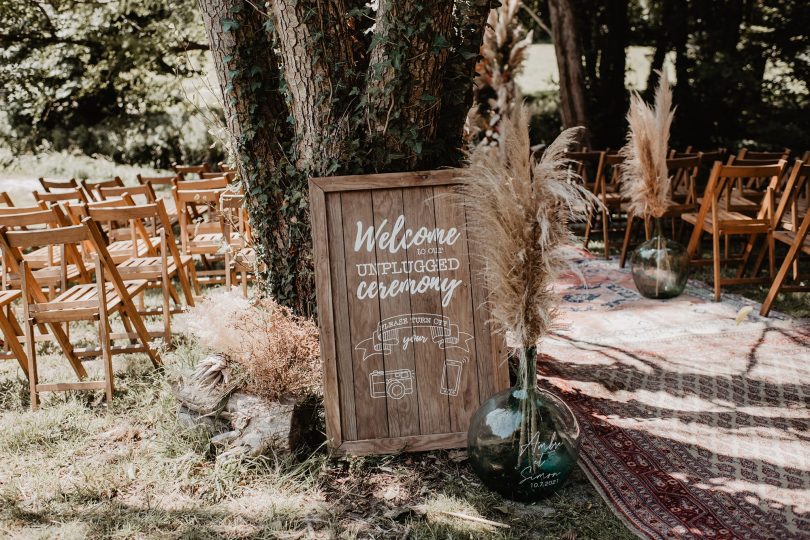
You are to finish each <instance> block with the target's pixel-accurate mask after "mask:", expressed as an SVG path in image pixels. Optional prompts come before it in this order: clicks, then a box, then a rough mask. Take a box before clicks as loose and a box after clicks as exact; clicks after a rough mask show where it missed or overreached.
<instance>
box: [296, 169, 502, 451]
mask: <svg viewBox="0 0 810 540" xmlns="http://www.w3.org/2000/svg"><path fill="white" fill-rule="evenodd" d="M459 182H460V180H459V177H458V170H444V171H435V172H424V173H422V172H420V173H392V174H378V175H367V176H345V177H332V178H313V179H311V180H310V183H309V189H310V209H311V215H312V236H313V240H314V250H315V278H316V283H317V302H318V315H319V321H320V333H321V354H322V357H323V361H324V375H325V377H324V402H325V408H326V429H327V437H328V439H329V444H330V447H331V448H332V449H334V450H336V451H337V452H339V453H353V454H368V453H386V452H398V451H420V450H430V449H436V448H454V447H455V448H457V447H462V446H466V443H467V427H468V424H469V421H470V418H471V417H472V415H473V414H474V413H475V411H476V410H477V409H478V406H479V405H480V404H481V403H482V402H483V401H485V400H486V399H487V398H489V397H490V396H492V395H493V394H494V393H496V392H498V391H499V390H502V389H504V388H506V387H507V386H508V382H509V374H508V367H507V364H506V362H505V354H504V347H503V343H502V340H501V339H500V338H498V337H497V336H495V335H492V334H491V332H490V327H489V325H488V324H487V321H488V320H489V312H488V311H487V310H486V308H485V299H486V291H485V288H484V286H483V283H482V282H481V279H482V277H481V272H480V268H479V267H478V265H480V261H478V260H477V259H478V258H477V257H475V256H472V257H471V253H470V252H471V251H473V252H474V250H475V247H474V246H475V243H474V242H471V241H470V240H471V239H470V238H468V237H467V227H466V220H465V214H464V209H463V208H461V207H460V206H459V205H457V204H454V201H453V200H452V199H453V197H455V195H454V194H452V190H453V186H454V185H457V184H458V183H459Z"/></svg>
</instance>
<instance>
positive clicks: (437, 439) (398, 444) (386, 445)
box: [336, 431, 467, 456]
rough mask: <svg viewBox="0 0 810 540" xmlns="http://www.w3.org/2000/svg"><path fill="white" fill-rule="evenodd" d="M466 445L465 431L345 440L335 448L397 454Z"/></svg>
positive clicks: (359, 452) (367, 452) (356, 453)
mask: <svg viewBox="0 0 810 540" xmlns="http://www.w3.org/2000/svg"><path fill="white" fill-rule="evenodd" d="M465 446H467V432H466V431H457V432H453V433H441V434H435V435H417V436H411V437H389V438H387V439H378V440H361V441H351V442H345V443H343V444H342V445H340V448H338V449H337V451H336V453H337V454H354V455H360V456H362V455H364V454H398V453H401V452H425V451H427V450H436V449H438V448H463V447H465Z"/></svg>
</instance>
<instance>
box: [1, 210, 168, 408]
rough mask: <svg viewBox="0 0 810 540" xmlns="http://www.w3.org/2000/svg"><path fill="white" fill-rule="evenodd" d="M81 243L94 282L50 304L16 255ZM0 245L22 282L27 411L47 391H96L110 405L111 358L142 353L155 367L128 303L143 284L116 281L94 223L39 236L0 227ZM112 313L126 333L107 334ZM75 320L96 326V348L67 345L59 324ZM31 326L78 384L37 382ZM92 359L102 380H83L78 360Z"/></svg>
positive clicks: (155, 357) (142, 330)
mask: <svg viewBox="0 0 810 540" xmlns="http://www.w3.org/2000/svg"><path fill="white" fill-rule="evenodd" d="M84 242H90V243H91V244H92V245H93V247H94V250H95V252H96V256H95V261H94V262H95V283H90V284H82V285H74V286H73V287H70V288H69V289H67V290H64V291H62V293H61V294H60V295H59V296H58V297H56V298H54V299H53V300H48V299H47V298H46V297H45V295H44V294H43V292H42V289H41V288H40V285H39V282H38V281H37V280H36V278H35V277H34V276H33V274H32V272H31V270H30V268H29V266H28V265H27V264H26V262H25V260H24V257H23V254H22V251H23V250H24V249H27V248H30V247H34V246H38V245H43V244H48V243H50V244H59V245H67V244H72V245H76V246H78V245H81V244H82V243H84ZM0 244H1V245H2V247H3V250H4V251H6V252H8V253H10V254H11V257H10V260H11V262H12V265H13V266H14V268H15V270H17V271H19V273H20V275H21V277H22V287H21V291H22V299H23V314H24V319H25V320H24V325H23V326H24V331H25V349H26V350H25V355H26V356H27V363H28V379H29V387H30V392H31V408H32V409H34V410H35V409H36V408H37V407H38V405H39V394H40V393H41V392H48V391H64V390H99V389H100V390H104V391H105V393H106V397H107V401H108V402H109V401H111V400H112V393H113V390H114V380H113V373H112V355H113V354H125V353H127V354H128V353H133V352H143V353H146V354H147V355H148V356H149V359H150V360H151V361H152V364H153V365H154V366H155V367H158V366H160V365H161V359H160V355H159V353H158V352H157V351H156V350H154V349H152V347H151V346H150V343H149V334H148V332H147V330H146V327H145V326H144V324H143V320H142V319H141V317H140V315H139V314H138V312H137V310H136V309H135V305H134V304H133V302H132V296H133V295H136V294H138V293H139V292H140V291H141V290H143V288H144V287H146V281H144V280H131V281H124V280H123V279H121V276H120V275H119V273H118V270H117V269H116V267H115V264H114V263H113V262H112V259H111V258H110V256H109V254H108V253H107V250H106V248H105V246H104V240H103V236H102V233H101V230H100V229H99V228H98V226H97V225H96V224H95V222H93V221H92V220H91V219H89V218H86V219H85V220H84V221H83V222H82V224H81V225H74V226H70V227H63V228H60V229H53V230H43V231H8V230H7V229H5V228H0ZM114 313H117V314H118V315H119V316H120V317H121V319H122V321H123V322H124V325H125V327H126V328H127V330H128V331H127V332H124V333H123V334H113V333H111V331H110V326H109V315H111V314H114ZM81 320H95V321H97V322H98V333H99V343H100V347H96V348H83V349H79V348H75V347H74V346H73V345H72V344H71V343H70V340H69V339H68V337H67V334H66V333H65V332H64V331H63V330H62V325H63V324H64V325H69V324H70V323H71V322H74V321H81ZM37 325H47V326H48V327H49V328H50V330H51V333H52V335H53V336H54V338H55V339H56V341H57V342H58V343H59V345H60V346H61V348H62V351H63V352H64V354H65V356H66V357H67V359H68V361H69V362H70V363H71V365H72V366H73V368H74V371H75V372H76V374H77V376H78V377H79V382H76V383H61V382H60V383H51V384H41V383H40V382H39V374H38V370H37V357H36V340H35V337H34V328H35V326H37ZM133 330H134V331H133ZM115 339H128V340H137V341H138V342H139V343H136V344H132V343H130V344H129V345H126V346H119V347H116V346H113V344H112V341H113V340H115ZM97 356H101V357H102V362H103V365H104V373H105V377H104V380H103V381H85V380H84V379H85V378H86V377H87V372H86V371H85V369H84V367H83V366H82V364H81V361H80V357H97Z"/></svg>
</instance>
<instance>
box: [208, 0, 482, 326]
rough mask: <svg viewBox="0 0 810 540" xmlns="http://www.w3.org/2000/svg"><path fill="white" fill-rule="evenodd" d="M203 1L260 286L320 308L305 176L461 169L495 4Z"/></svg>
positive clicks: (449, 0)
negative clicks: (261, 270) (477, 68)
mask: <svg viewBox="0 0 810 540" xmlns="http://www.w3.org/2000/svg"><path fill="white" fill-rule="evenodd" d="M199 1H200V6H201V8H202V12H203V17H204V19H205V26H206V32H207V33H208V38H209V40H210V41H211V48H212V50H213V51H214V59H215V65H216V68H217V73H218V76H219V81H220V86H221V87H222V90H223V94H224V95H225V98H226V99H225V113H226V117H227V119H228V120H227V125H228V129H229V131H230V132H231V134H232V135H233V138H234V140H235V142H236V144H235V146H236V150H237V154H238V157H239V167H240V177H242V178H243V179H244V181H245V185H246V192H247V197H246V198H247V204H248V209H249V212H250V221H251V225H252V226H253V228H254V230H255V232H256V235H255V236H256V242H257V248H258V253H259V256H260V258H261V260H262V261H264V263H265V264H266V266H267V269H268V271H267V273H266V275H265V279H266V289H267V291H268V292H269V293H270V294H272V295H273V297H274V298H275V299H276V301H278V302H279V303H280V304H282V305H286V306H288V307H291V308H292V309H293V310H294V311H295V312H296V313H299V314H303V315H313V314H314V313H315V301H314V299H315V287H314V283H313V273H312V256H311V238H310V229H309V208H308V200H307V182H308V180H309V178H311V177H313V176H328V175H331V174H359V173H370V172H382V171H395V170H399V171H405V170H415V169H420V168H435V167H437V166H445V165H456V164H458V162H459V160H460V159H461V155H462V154H461V145H462V129H463V124H464V119H465V117H466V115H467V110H468V109H469V103H470V100H471V99H472V80H473V74H474V71H473V68H474V65H475V60H476V57H477V55H478V50H479V48H480V46H481V40H482V37H483V27H484V23H485V22H486V17H487V14H488V12H489V9H490V3H491V1H490V0H437V1H435V2H430V3H420V2H417V1H415V0H405V1H402V0H380V2H379V6H378V7H377V10H376V12H375V11H373V10H372V9H371V8H369V7H368V6H367V5H366V3H365V2H363V1H360V0H272V1H271V2H269V4H268V5H269V9H270V11H269V13H262V12H260V11H258V10H257V8H256V7H255V6H256V5H261V4H256V3H254V2H252V1H251V0H199ZM372 25H373V26H372Z"/></svg>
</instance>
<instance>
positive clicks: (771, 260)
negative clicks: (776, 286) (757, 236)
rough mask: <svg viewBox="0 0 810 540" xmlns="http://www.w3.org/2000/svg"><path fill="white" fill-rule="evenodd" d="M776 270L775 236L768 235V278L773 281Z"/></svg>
mask: <svg viewBox="0 0 810 540" xmlns="http://www.w3.org/2000/svg"><path fill="white" fill-rule="evenodd" d="M775 268H776V241H775V239H774V237H773V234H771V233H770V232H769V233H768V277H769V278H770V279H771V280H773V276H774V271H775Z"/></svg>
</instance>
